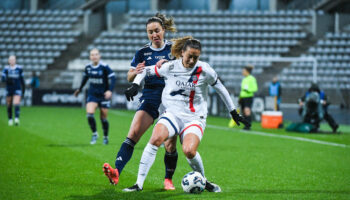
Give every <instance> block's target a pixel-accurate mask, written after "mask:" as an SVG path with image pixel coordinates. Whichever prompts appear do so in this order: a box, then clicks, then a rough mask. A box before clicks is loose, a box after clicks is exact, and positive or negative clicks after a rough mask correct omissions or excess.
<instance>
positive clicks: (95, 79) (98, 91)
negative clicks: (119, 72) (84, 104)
mask: <svg viewBox="0 0 350 200" xmlns="http://www.w3.org/2000/svg"><path fill="white" fill-rule="evenodd" d="M108 79H113V80H115V73H114V72H113V71H112V69H111V68H110V67H109V66H108V65H106V64H104V63H102V62H100V63H99V64H98V65H97V66H93V65H92V64H89V65H87V66H86V67H85V71H84V77H83V84H82V86H81V88H82V87H84V84H85V83H84V82H86V81H87V80H89V82H90V85H89V90H88V95H92V96H96V97H102V96H103V95H104V93H105V92H106V91H107V90H111V91H113V88H114V83H115V81H112V83H109V82H108Z"/></svg>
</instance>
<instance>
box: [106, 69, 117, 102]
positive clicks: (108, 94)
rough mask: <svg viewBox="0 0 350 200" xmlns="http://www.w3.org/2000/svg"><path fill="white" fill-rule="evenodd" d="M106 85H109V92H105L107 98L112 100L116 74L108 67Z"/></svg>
mask: <svg viewBox="0 0 350 200" xmlns="http://www.w3.org/2000/svg"><path fill="white" fill-rule="evenodd" d="M105 78H106V84H107V91H106V92H105V98H106V99H110V98H111V97H112V92H113V90H114V86H115V82H116V78H115V73H114V72H113V71H112V69H111V68H110V67H109V66H107V67H106V77H105Z"/></svg>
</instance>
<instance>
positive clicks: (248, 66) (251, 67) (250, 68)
mask: <svg viewBox="0 0 350 200" xmlns="http://www.w3.org/2000/svg"><path fill="white" fill-rule="evenodd" d="M244 69H245V70H247V72H249V74H251V73H252V71H253V69H254V65H246V66H244Z"/></svg>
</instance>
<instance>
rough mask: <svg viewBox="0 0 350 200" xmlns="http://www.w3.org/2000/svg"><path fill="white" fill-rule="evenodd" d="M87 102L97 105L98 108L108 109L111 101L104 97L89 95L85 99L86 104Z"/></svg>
mask: <svg viewBox="0 0 350 200" xmlns="http://www.w3.org/2000/svg"><path fill="white" fill-rule="evenodd" d="M89 102H95V103H97V104H98V107H100V108H110V107H111V100H107V99H105V98H104V97H100V98H98V97H95V96H93V95H89V96H88V97H87V99H86V103H89Z"/></svg>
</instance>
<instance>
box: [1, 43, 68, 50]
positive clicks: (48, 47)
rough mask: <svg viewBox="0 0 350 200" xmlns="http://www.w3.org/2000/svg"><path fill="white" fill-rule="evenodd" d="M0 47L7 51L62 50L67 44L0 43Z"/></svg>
mask: <svg viewBox="0 0 350 200" xmlns="http://www.w3.org/2000/svg"><path fill="white" fill-rule="evenodd" d="M0 49H1V50H5V51H7V52H13V51H23V50H31V51H45V50H47V51H57V50H59V51H64V50H66V49H67V44H61V45H59V44H54V45H51V44H7V45H6V44H1V43H0Z"/></svg>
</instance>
